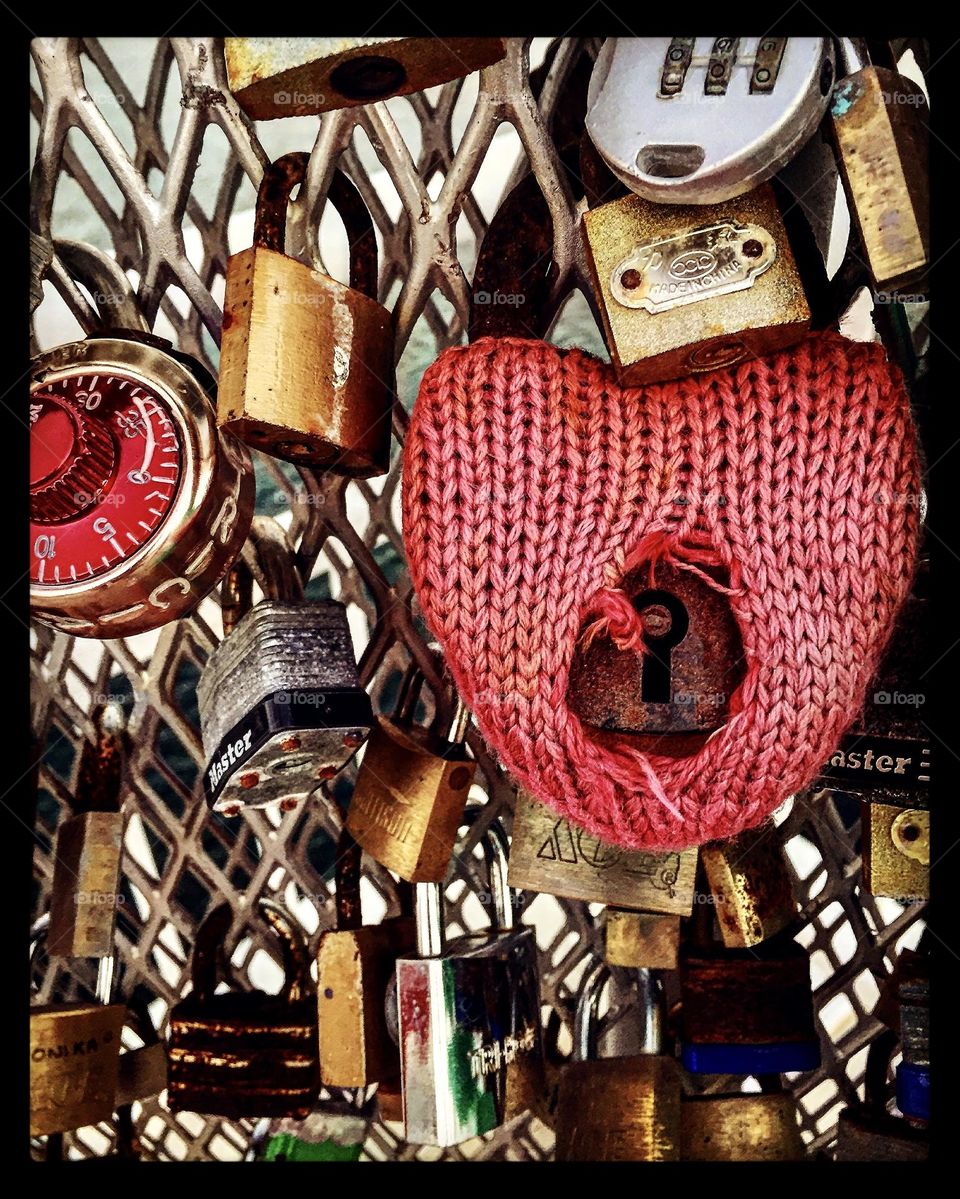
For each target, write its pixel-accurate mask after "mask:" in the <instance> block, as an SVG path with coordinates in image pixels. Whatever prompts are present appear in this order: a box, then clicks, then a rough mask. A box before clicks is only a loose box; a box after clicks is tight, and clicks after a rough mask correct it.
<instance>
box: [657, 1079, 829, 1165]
mask: <svg viewBox="0 0 960 1199" xmlns="http://www.w3.org/2000/svg"><path fill="white" fill-rule="evenodd" d="M758 1081H759V1082H760V1091H759V1092H751V1093H746V1092H740V1093H738V1094H735V1095H713V1094H711V1095H685V1096H684V1098H683V1103H682V1104H681V1113H682V1115H681V1125H682V1129H681V1134H682V1152H681V1158H682V1160H683V1161H687V1162H738V1161H739V1162H802V1161H804V1160H805V1159H806V1152H805V1151H804V1147H803V1138H802V1137H801V1135H800V1126H799V1124H798V1123H797V1105H796V1102H795V1101H794V1098H793V1096H792V1095H791V1094H789V1093H788V1092H786V1091H784V1089H783V1085H782V1083H781V1080H780V1076H779V1074H771V1075H765V1076H763V1077H761V1078H760V1079H759V1080H758Z"/></svg>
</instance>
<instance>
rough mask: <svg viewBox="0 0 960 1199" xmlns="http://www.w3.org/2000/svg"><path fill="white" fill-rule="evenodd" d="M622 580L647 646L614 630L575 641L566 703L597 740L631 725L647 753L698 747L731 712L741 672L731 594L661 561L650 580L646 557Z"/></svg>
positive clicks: (634, 741)
mask: <svg viewBox="0 0 960 1199" xmlns="http://www.w3.org/2000/svg"><path fill="white" fill-rule="evenodd" d="M715 573H717V575H718V577H717V578H716V582H717V583H718V584H719V585H726V582H727V580H726V579H724V578H722V577H719V573H720V572H715ZM619 586H620V587H621V588H622V590H623V591H625V592H626V594H627V595H628V596H630V597H631V602H632V604H633V606H634V608H635V610H636V611H637V612H638V613H639V614H640V616H641V618H642V620H643V625H644V635H643V649H642V651H641V652H640V653H636V652H634V651H633V650H621V649H620V648H619V647H618V646H617V645H616V644H615V643H614V642H613V641H612V640H611V639H610V638H609V637H596V638H595V639H594V640H593V641H592V642H591V643H590V645H589V646H587V647H586V648H585V649H584V648H579V649H578V650H577V651H576V653H575V654H574V659H573V663H572V664H571V668H570V687H569V702H570V707H571V708H572V710H573V711H574V712H575V713H576V715H577V716H578V717H579V718H580V720H581V721H582V722H583V724H584V726H585V728H586V731H587V733H588V735H589V736H591V737H593V738H595V739H597V740H599V741H607V740H609V739H611V738H615V739H616V740H618V741H622V740H624V737H625V735H626V736H627V737H628V738H629V744H630V745H634V746H636V747H637V748H639V749H643V750H644V751H645V752H648V753H658V754H664V755H666V756H669V757H686V756H688V755H690V754H695V753H698V752H699V750H700V749H701V748H702V746H703V744H704V742H705V741H706V738H707V737H708V736H709V735H710V734H711V733H712V732H714V731H715V730H716V729H718V728H720V726H721V725H722V724H723V723H724V721H725V720H726V719H727V716H728V715H729V711H730V701H731V698H732V696H733V693H734V692H735V691H736V689H737V687H738V686H739V685H740V683H741V681H742V679H743V676H744V673H745V663H744V659H743V643H742V640H741V637H740V630H739V628H738V626H737V622H736V619H735V617H734V615H733V612H732V611H731V609H730V604H729V601H728V600H727V598H726V596H724V595H723V594H722V593H721V592H720V591H718V590H717V589H716V588H715V587H711V586H710V584H709V583H708V582H706V580H704V579H701V578H698V577H697V576H696V575H694V574H692V573H691V572H690V571H687V570H683V569H681V568H679V567H675V566H670V565H667V564H663V563H660V564H658V565H657V567H656V570H655V574H654V578H653V586H651V579H650V567H649V564H647V565H645V566H642V567H639V568H638V569H637V570H635V571H633V572H631V573H630V574H629V575H627V576H626V577H625V578H624V579H623V580H622V581H621V583H620V584H619Z"/></svg>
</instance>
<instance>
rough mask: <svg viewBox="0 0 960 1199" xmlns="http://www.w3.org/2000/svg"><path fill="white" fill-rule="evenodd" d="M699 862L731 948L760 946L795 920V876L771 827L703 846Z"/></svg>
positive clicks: (764, 826) (726, 941) (762, 827)
mask: <svg viewBox="0 0 960 1199" xmlns="http://www.w3.org/2000/svg"><path fill="white" fill-rule="evenodd" d="M700 861H701V862H702V863H703V869H704V875H705V877H706V880H707V883H708V885H709V888H710V893H711V895H712V897H713V903H714V909H715V911H716V914H717V920H718V922H719V925H720V935H721V936H722V938H723V943H724V945H726V946H727V947H728V948H730V949H737V948H749V946H751V945H757V944H759V942H761V941H765V940H766V939H767V938H768V937H773V936H775V935H776V934H777V933H779V932H782V931H783V929H785V928H786V927H787V926H788V925H789V924H790V923H791V922H792V921H793V920H795V919H796V916H797V903H796V900H795V899H794V897H793V886H792V884H791V881H790V872H789V870H788V868H787V864H786V862H785V861H784V855H783V848H782V846H781V843H780V837H779V835H778V834H777V830H776V828H775V827H774V825H773V824H772V823H767V824H763V825H761V826H760V827H759V828H755V829H749V830H748V831H747V832H745V833H741V834H740V836H739V837H733V838H731V840H729V841H710V842H708V843H707V844H706V845H702V846H701V847H700Z"/></svg>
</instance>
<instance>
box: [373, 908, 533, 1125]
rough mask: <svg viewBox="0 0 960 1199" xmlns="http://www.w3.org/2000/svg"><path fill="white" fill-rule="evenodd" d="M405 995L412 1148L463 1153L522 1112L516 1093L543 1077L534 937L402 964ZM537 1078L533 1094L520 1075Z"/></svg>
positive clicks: (450, 948)
mask: <svg viewBox="0 0 960 1199" xmlns="http://www.w3.org/2000/svg"><path fill="white" fill-rule="evenodd" d="M397 996H398V1019H399V1029H400V1057H401V1063H402V1080H403V1118H404V1125H405V1137H406V1140H408V1141H410V1142H411V1143H412V1144H415V1145H444V1146H445V1145H456V1144H459V1142H461V1141H465V1140H467V1139H468V1138H469V1137H472V1136H479V1135H481V1134H483V1133H485V1132H489V1131H491V1129H493V1128H496V1127H498V1126H499V1125H500V1124H502V1123H503V1122H504V1121H505V1120H507V1119H510V1118H512V1117H513V1115H518V1114H519V1112H518V1111H516V1110H515V1105H514V1104H512V1103H511V1094H510V1092H511V1091H512V1092H513V1093H515V1094H523V1095H524V1096H526V1095H527V1094H529V1093H530V1092H531V1091H532V1090H533V1089H535V1088H536V1086H537V1085H538V1084H539V1080H541V1079H542V1078H543V1050H542V1040H541V1030H540V993H539V975H538V969H537V951H536V942H535V940H534V936H533V931H532V930H531V929H529V928H525V929H514V930H511V931H510V932H504V933H499V934H496V935H476V936H467V937H461V938H458V939H457V940H455V941H453V942H450V943H449V944H448V945H447V947H446V949H445V951H444V955H443V956H442V957H436V958H401V959H400V960H399V961H398V962H397ZM528 1071H529V1072H530V1075H531V1078H532V1079H533V1080H534V1081H533V1083H532V1085H531V1086H529V1087H528V1086H526V1085H524V1084H523V1082H522V1081H521V1080H520V1079H518V1077H517V1075H518V1074H520V1075H522V1074H525V1073H526V1072H528ZM510 1075H513V1078H510Z"/></svg>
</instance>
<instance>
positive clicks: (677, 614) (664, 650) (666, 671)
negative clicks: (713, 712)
mask: <svg viewBox="0 0 960 1199" xmlns="http://www.w3.org/2000/svg"><path fill="white" fill-rule="evenodd" d="M634 607H635V608H636V609H637V611H638V612H639V613H640V615H641V616H642V617H643V621H644V626H645V632H644V638H643V643H644V645H645V646H646V651H647V652H646V653H645V654H644V655H643V672H642V675H641V680H640V698H641V699H642V700H643V702H644V703H647V704H668V703H670V701H671V699H672V697H673V693H672V691H671V687H670V651H671V650H672V649H673V647H674V646H675V645H679V644H680V642H681V641H682V640H683V639H684V637H686V635H687V629H689V627H690V617H689V615H688V614H687V609H686V608H685V607H684V606H683V604H682V603H681V602H680V600H678V599H677V597H676V596H675V595H671V594H670V592H669V591H658V590H654V591H644V592H641V594H640V595H638V596H637V598H636V599H635V600H634Z"/></svg>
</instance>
